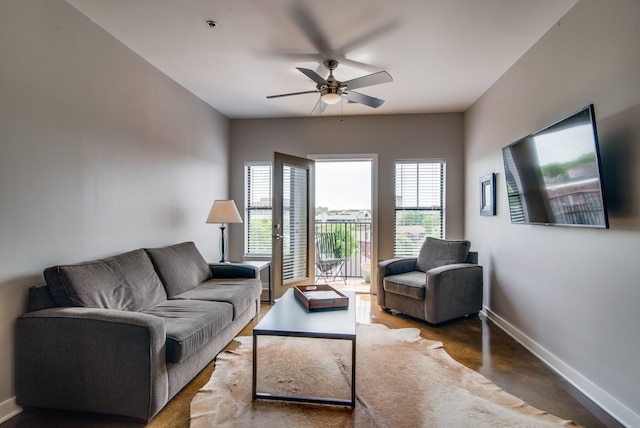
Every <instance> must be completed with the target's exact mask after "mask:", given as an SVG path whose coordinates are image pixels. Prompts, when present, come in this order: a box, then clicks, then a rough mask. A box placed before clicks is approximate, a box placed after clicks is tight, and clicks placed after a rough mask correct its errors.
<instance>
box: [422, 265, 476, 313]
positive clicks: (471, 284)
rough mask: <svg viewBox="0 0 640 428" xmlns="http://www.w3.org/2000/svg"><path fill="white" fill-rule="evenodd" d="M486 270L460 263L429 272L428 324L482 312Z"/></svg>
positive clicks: (427, 296) (426, 302)
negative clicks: (483, 271) (484, 272)
mask: <svg viewBox="0 0 640 428" xmlns="http://www.w3.org/2000/svg"><path fill="white" fill-rule="evenodd" d="M482 287H483V275H482V266H478V265H476V264H471V263H457V264H451V265H445V266H440V267H437V268H433V269H431V270H429V271H427V286H426V289H425V304H426V305H427V308H425V309H426V311H425V312H426V314H427V320H426V321H428V322H430V323H432V324H438V323H439V322H442V321H447V320H450V319H453V318H458V317H461V316H465V315H468V314H472V313H476V312H479V311H480V310H482V299H483V293H482Z"/></svg>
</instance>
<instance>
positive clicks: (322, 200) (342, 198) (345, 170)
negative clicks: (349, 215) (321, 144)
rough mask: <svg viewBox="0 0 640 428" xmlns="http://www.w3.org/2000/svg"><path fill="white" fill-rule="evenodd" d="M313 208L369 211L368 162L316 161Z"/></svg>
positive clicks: (369, 165) (369, 170)
mask: <svg viewBox="0 0 640 428" xmlns="http://www.w3.org/2000/svg"><path fill="white" fill-rule="evenodd" d="M316 207H327V208H328V209H330V210H344V209H371V162H370V161H344V162H322V161H316Z"/></svg>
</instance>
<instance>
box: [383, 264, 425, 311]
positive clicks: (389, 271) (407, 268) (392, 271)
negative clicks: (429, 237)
mask: <svg viewBox="0 0 640 428" xmlns="http://www.w3.org/2000/svg"><path fill="white" fill-rule="evenodd" d="M417 261H418V258H417V257H396V258H393V259H388V260H384V261H381V262H380V263H378V278H377V281H376V290H377V302H378V305H380V306H381V307H383V308H385V307H386V306H385V300H384V293H385V291H384V277H385V276H391V275H397V274H400V273H405V272H411V271H413V270H416V262H417Z"/></svg>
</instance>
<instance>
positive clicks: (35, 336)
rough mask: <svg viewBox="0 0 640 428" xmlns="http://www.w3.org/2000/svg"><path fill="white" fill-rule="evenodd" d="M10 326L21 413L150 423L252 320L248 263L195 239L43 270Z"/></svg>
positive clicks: (252, 273)
mask: <svg viewBox="0 0 640 428" xmlns="http://www.w3.org/2000/svg"><path fill="white" fill-rule="evenodd" d="M44 276H45V280H46V282H47V285H44V286H38V287H33V288H31V289H30V292H29V302H28V312H27V313H26V314H24V315H22V316H20V317H19V318H18V320H17V325H16V355H15V388H16V401H17V403H18V404H19V405H20V406H22V407H44V408H56V409H68V410H78V411H88V412H97V413H109V414H117V415H125V416H131V417H135V418H140V419H144V420H149V419H151V418H152V417H153V416H154V415H156V414H157V413H158V412H159V411H160V410H161V409H162V408H163V407H164V405H165V404H166V403H167V402H168V401H169V400H170V399H171V398H172V397H173V396H174V395H176V393H177V392H178V391H180V390H181V389H182V388H183V387H184V386H185V385H186V384H187V383H188V382H189V381H190V380H191V379H193V378H194V377H195V375H196V374H198V372H200V371H201V370H202V369H203V368H204V367H205V366H206V365H207V364H208V363H209V362H210V361H211V360H212V359H213V358H214V357H215V356H216V355H217V354H218V353H219V352H220V351H221V350H222V349H223V348H224V347H225V346H226V345H227V344H228V343H229V342H230V341H231V340H232V339H233V337H235V336H236V335H237V334H238V333H239V332H240V330H242V328H243V327H244V326H246V325H247V324H248V323H249V322H250V321H251V319H253V318H254V317H255V316H256V315H257V314H258V313H259V308H260V293H261V291H262V284H261V281H260V279H259V272H257V270H256V269H255V268H253V267H251V266H244V265H233V264H215V265H208V264H207V263H206V262H205V260H204V258H203V257H202V255H201V254H200V253H199V251H198V250H197V248H196V246H195V245H194V244H193V242H185V243H181V244H176V245H172V246H168V247H163V248H154V249H138V250H135V251H130V252H127V253H124V254H120V255H117V256H114V257H110V258H106V259H102V260H96V261H91V262H86V263H80V264H74V265H64V266H53V267H50V268H47V269H46V270H45V271H44Z"/></svg>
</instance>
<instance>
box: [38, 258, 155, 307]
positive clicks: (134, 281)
mask: <svg viewBox="0 0 640 428" xmlns="http://www.w3.org/2000/svg"><path fill="white" fill-rule="evenodd" d="M44 277H45V279H46V281H47V284H48V285H49V288H50V291H51V296H52V297H53V300H54V301H55V302H56V304H57V305H59V306H83V307H87V308H105V309H118V310H125V311H141V310H144V309H147V308H149V307H151V306H153V305H156V304H158V303H160V302H162V301H164V300H166V299H167V294H166V292H165V290H164V288H163V286H162V283H161V282H160V278H159V277H158V275H157V274H156V272H155V270H154V269H153V264H152V263H151V260H149V257H148V256H147V254H146V253H145V251H144V250H141V249H140V250H135V251H130V252H128V253H124V254H120V255H117V256H114V257H109V258H106V259H102V260H94V261H90V262H85V263H78V264H74V265H60V266H52V267H49V268H47V269H45V271H44Z"/></svg>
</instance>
